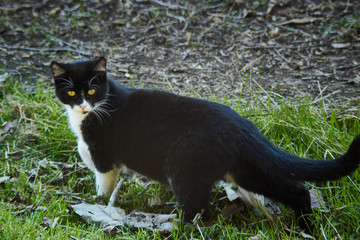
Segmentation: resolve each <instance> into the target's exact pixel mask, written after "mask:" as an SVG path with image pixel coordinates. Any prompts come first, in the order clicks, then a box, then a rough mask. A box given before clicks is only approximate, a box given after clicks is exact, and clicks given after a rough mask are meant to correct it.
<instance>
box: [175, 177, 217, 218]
mask: <svg viewBox="0 0 360 240" xmlns="http://www.w3.org/2000/svg"><path fill="white" fill-rule="evenodd" d="M200 181H201V180H200ZM200 181H199V179H195V178H189V176H184V175H176V176H173V177H172V178H171V179H169V183H170V187H171V190H172V191H173V193H174V195H175V198H176V201H177V204H178V206H179V207H180V208H181V209H182V210H183V215H184V221H185V222H191V220H193V219H194V217H195V216H196V214H197V213H201V212H202V210H204V212H203V215H202V219H203V220H206V219H207V218H208V217H209V216H210V214H209V200H210V190H211V183H204V182H200Z"/></svg>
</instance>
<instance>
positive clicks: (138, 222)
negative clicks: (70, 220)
mask: <svg viewBox="0 0 360 240" xmlns="http://www.w3.org/2000/svg"><path fill="white" fill-rule="evenodd" d="M123 181H124V180H123V179H121V180H120V181H119V183H118V184H117V186H116V187H115V189H114V191H113V193H112V194H111V197H110V201H109V203H108V205H107V206H105V205H99V204H88V203H80V204H75V205H71V207H72V208H73V210H74V211H75V212H76V214H78V215H79V216H81V217H82V218H83V219H86V220H87V221H90V222H91V223H96V224H100V225H101V226H102V229H103V230H104V231H111V230H113V229H114V228H115V227H130V228H146V229H148V230H158V231H161V232H169V233H171V232H172V230H173V228H174V225H173V221H174V220H175V219H176V217H177V214H155V213H145V212H138V211H133V212H131V213H130V214H128V215H126V213H125V210H123V209H121V208H118V207H114V203H115V201H116V196H117V195H118V191H119V190H120V188H121V185H122V183H123Z"/></svg>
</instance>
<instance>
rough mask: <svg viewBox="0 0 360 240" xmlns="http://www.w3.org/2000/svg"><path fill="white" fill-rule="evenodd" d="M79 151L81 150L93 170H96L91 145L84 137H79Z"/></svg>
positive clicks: (84, 159) (81, 155) (83, 157)
mask: <svg viewBox="0 0 360 240" xmlns="http://www.w3.org/2000/svg"><path fill="white" fill-rule="evenodd" d="M78 151H79V154H80V157H81V159H82V160H83V162H84V163H85V164H86V166H87V167H88V168H89V169H90V170H91V171H93V172H95V165H94V162H93V160H92V158H91V154H90V151H89V147H88V145H87V144H86V143H85V142H84V140H83V139H82V138H79V140H78Z"/></svg>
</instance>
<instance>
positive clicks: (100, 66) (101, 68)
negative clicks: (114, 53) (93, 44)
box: [93, 57, 106, 73]
mask: <svg viewBox="0 0 360 240" xmlns="http://www.w3.org/2000/svg"><path fill="white" fill-rule="evenodd" d="M93 71H94V72H103V73H105V72H106V59H105V58H104V57H100V58H99V59H98V60H96V63H95V66H94V68H93Z"/></svg>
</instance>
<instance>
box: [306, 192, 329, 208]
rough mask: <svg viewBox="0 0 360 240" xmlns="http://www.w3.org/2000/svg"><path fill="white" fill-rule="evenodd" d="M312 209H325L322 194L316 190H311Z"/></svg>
mask: <svg viewBox="0 0 360 240" xmlns="http://www.w3.org/2000/svg"><path fill="white" fill-rule="evenodd" d="M309 193H310V201H311V208H313V209H325V201H324V199H323V197H322V194H321V192H319V191H316V189H315V188H312V189H310V190H309Z"/></svg>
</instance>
